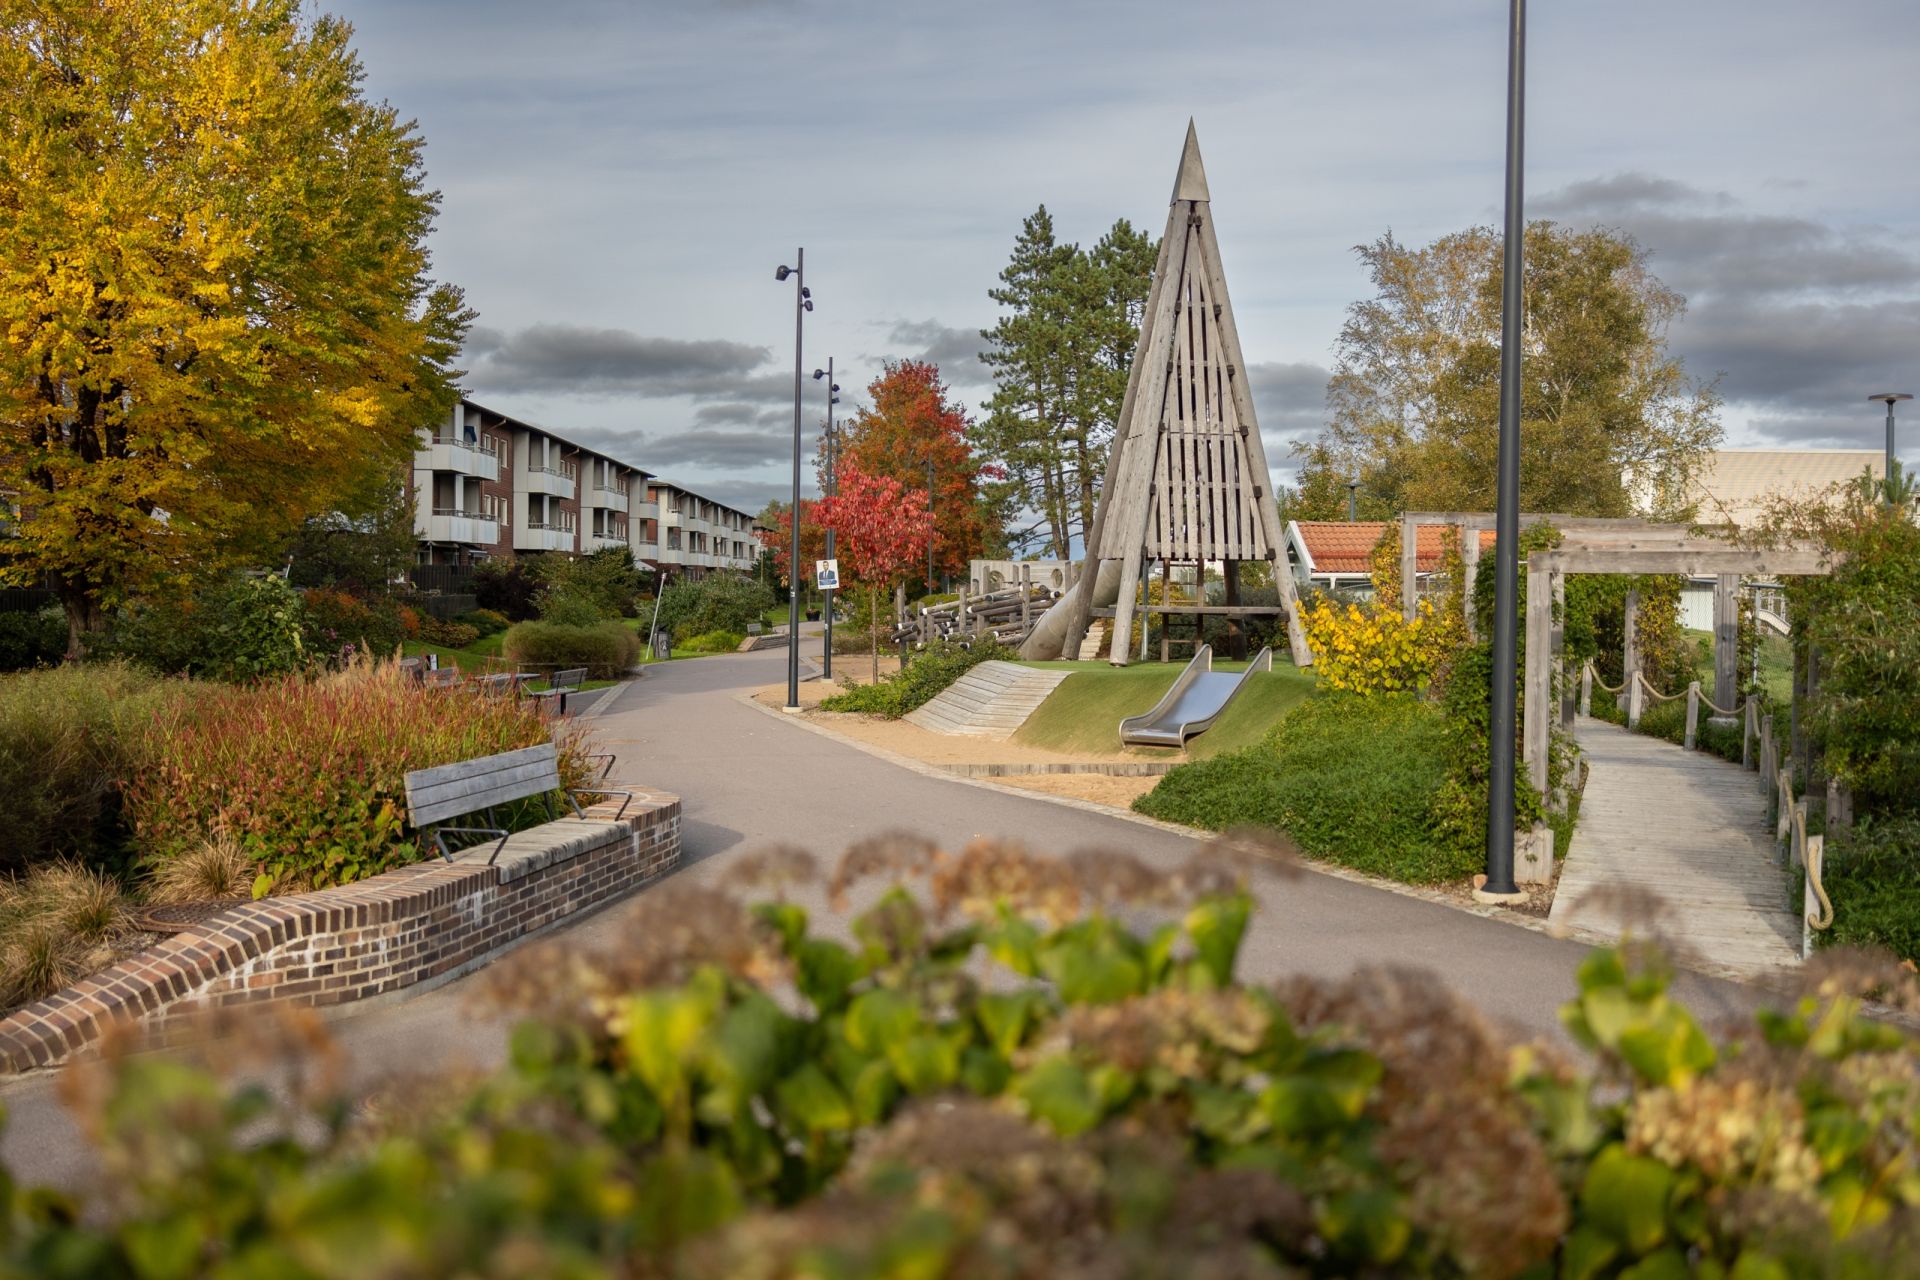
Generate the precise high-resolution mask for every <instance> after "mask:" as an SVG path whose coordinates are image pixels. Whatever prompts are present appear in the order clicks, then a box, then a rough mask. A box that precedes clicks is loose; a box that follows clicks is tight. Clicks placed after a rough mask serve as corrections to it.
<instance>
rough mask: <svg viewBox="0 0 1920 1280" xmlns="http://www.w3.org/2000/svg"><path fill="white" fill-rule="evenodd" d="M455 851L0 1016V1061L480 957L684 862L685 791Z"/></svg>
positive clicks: (400, 978)
mask: <svg viewBox="0 0 1920 1280" xmlns="http://www.w3.org/2000/svg"><path fill="white" fill-rule="evenodd" d="M617 808H618V802H617V801H616V802H613V803H611V804H603V805H596V806H594V807H592V808H590V809H588V810H587V815H588V819H587V820H586V821H582V820H580V819H576V818H564V819H562V820H560V821H559V822H549V823H546V824H545V825H543V826H539V827H534V828H532V829H530V830H527V831H521V832H517V833H515V834H514V835H513V836H512V837H510V838H509V839H508V841H507V844H506V848H505V849H504V850H502V852H501V854H500V857H499V859H498V861H497V862H496V863H495V864H494V865H493V866H488V865H487V855H488V854H489V853H490V852H491V850H492V844H491V843H489V844H486V845H482V846H480V847H479V848H478V849H475V850H470V851H468V852H465V853H462V854H458V855H456V856H455V858H454V861H452V862H451V863H448V862H440V861H435V862H423V863H417V864H415V865H413V866H408V867H400V868H398V869H396V870H393V871H388V872H385V873H384V874H381V875H377V876H374V877H372V878H371V879H367V880H362V881H360V882H359V883H358V884H351V885H345V886H342V887H340V888H337V889H323V890H321V891H319V892H316V893H307V894H299V895H297V896H293V897H287V898H272V899H268V900H266V901H264V902H255V903H248V904H246V905H243V906H238V907H235V908H233V909H232V910H231V911H225V912H222V913H221V914H220V915H218V916H215V917H214V918H213V919H211V920H209V921H207V922H206V923H205V924H202V925H197V926H195V927H194V928H193V929H192V930H190V931H188V932H185V933H181V934H177V935H175V936H174V937H172V938H169V939H167V940H166V941H165V942H162V943H160V944H159V945H158V946H155V947H153V948H151V949H149V950H147V951H143V952H141V953H140V954H139V955H137V956H133V957H130V958H129V959H126V960H123V961H121V962H120V963H119V964H116V965H114V966H113V967H112V968H110V969H105V970H103V971H101V972H100V973H97V974H95V975H93V976H92V977H90V978H87V979H85V980H83V981H81V982H79V983H77V984H76V985H74V986H72V987H68V988H67V989H66V990H64V991H61V992H58V993H56V994H54V995H52V996H49V997H48V998H47V999H45V1000H40V1001H37V1002H35V1003H33V1004H30V1005H28V1006H27V1007H26V1008H24V1009H20V1010H18V1011H16V1012H15V1013H12V1014H10V1015H9V1016H7V1017H6V1018H4V1019H0V1071H6V1072H18V1071H26V1070H30V1069H32V1068H35V1067H48V1066H53V1065H55V1064H56V1063H59V1062H61V1061H63V1060H65V1059H66V1058H67V1057H69V1056H71V1055H72V1054H73V1053H74V1052H75V1051H77V1050H79V1049H81V1048H83V1047H84V1046H86V1045H88V1044H91V1043H92V1042H94V1041H95V1040H97V1039H99V1038H100V1036H101V1034H102V1033H103V1032H105V1031H106V1029H107V1028H108V1027H109V1026H111V1025H112V1024H114V1023H116V1022H127V1021H144V1022H146V1023H148V1024H149V1025H150V1026H153V1027H154V1028H155V1029H158V1030H161V1031H165V1030H166V1029H167V1028H168V1027H169V1026H177V1025H181V1024H183V1023H184V1020H185V1019H186V1018H188V1017H189V1016H191V1015H192V1014H194V1013H196V1012H199V1011H202V1010H205V1009H207V1008H210V1007H214V1006H220V1005H234V1004H244V1003H247V1002H249V1001H256V1000H287V1001H293V1002H296V1003H299V1004H303V1005H334V1004H344V1003H346V1002H348V1001H350V1000H362V999H365V998H367V997H368V996H374V995H380V994H382V993H384V992H388V991H397V990H400V989H401V988H403V987H410V986H413V985H414V984H416V983H420V982H426V981H429V980H431V979H435V978H444V977H447V976H450V975H453V974H455V973H457V972H459V971H461V970H463V969H470V968H474V967H477V966H478V965H479V964H480V963H482V962H484V961H485V960H486V958H487V957H488V956H490V955H492V954H493V953H494V952H496V951H498V950H499V949H500V948H502V947H505V946H507V945H509V944H511V943H513V942H515V941H517V940H519V939H521V938H523V937H525V936H527V935H528V934H531V933H534V932H536V931H538V930H540V929H542V928H544V927H546V926H548V925H551V924H553V923H555V922H556V921H559V920H562V919H564V918H565V917H567V916H569V915H572V914H574V913H575V912H578V911H582V910H585V909H587V908H590V907H594V906H598V905H599V904H601V903H604V902H607V901H610V900H612V899H614V898H617V897H619V896H620V895H622V894H624V893H626V892H628V891H629V890H631V889H634V888H636V887H638V886H639V885H642V884H644V883H646V882H647V881H649V880H651V879H653V878H654V877H656V876H658V875H660V874H661V873H663V872H665V871H669V870H671V869H672V868H673V867H675V866H676V865H678V864H679V861H680V800H679V798H678V797H677V796H671V795H667V794H666V793H664V792H657V791H654V792H648V791H640V790H637V789H636V791H635V796H634V801H633V803H632V804H631V805H629V806H628V808H627V812H626V815H625V817H624V818H622V819H620V820H619V821H617V822H616V821H614V820H613V814H614V811H615V810H616V809H617Z"/></svg>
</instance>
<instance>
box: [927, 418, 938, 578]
mask: <svg viewBox="0 0 1920 1280" xmlns="http://www.w3.org/2000/svg"><path fill="white" fill-rule="evenodd" d="M938 532H939V530H938V527H937V526H936V525H935V524H934V523H933V451H932V450H931V449H929V450H928V451H927V594H928V595H932V594H934V592H936V591H938V590H939V588H938V587H936V586H934V585H933V540H934V538H935V536H937V534H938Z"/></svg>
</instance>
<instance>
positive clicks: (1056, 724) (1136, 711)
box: [1013, 662, 1313, 760]
mask: <svg viewBox="0 0 1920 1280" xmlns="http://www.w3.org/2000/svg"><path fill="white" fill-rule="evenodd" d="M1024 665H1028V666H1036V667H1045V668H1049V669H1052V670H1070V671H1072V672H1073V674H1072V675H1070V676H1068V677H1067V678H1066V679H1065V680H1063V681H1061V683H1060V687H1059V688H1057V689H1055V690H1054V691H1053V693H1052V694H1050V695H1049V696H1048V698H1047V700H1046V701H1045V702H1043V703H1041V704H1040V706H1039V708H1038V709H1037V710H1036V711H1034V713H1033V715H1032V716H1031V717H1029V718H1028V720H1027V722H1026V723H1025V724H1024V725H1021V726H1020V728H1019V730H1018V731H1017V732H1016V733H1015V734H1014V735H1013V741H1015V742H1017V743H1020V744H1021V745H1023V746H1029V747H1037V748H1040V749H1043V750H1047V751H1069V752H1076V753H1079V754H1083V755H1112V754H1114V753H1116V752H1119V751H1121V750H1122V749H1123V748H1122V746H1121V744H1120V722H1121V721H1122V720H1123V719H1125V718H1126V717H1128V716H1137V715H1140V714H1141V713H1143V712H1146V711H1149V710H1151V709H1152V708H1153V704H1154V703H1156V702H1158V701H1159V700H1160V698H1161V696H1162V695H1164V694H1165V693H1166V691H1167V690H1168V689H1169V688H1170V687H1172V685H1173V682H1174V680H1175V678H1177V677H1178V676H1179V674H1180V671H1181V666H1180V665H1179V664H1176V663H1145V664H1141V665H1138V666H1130V667H1110V666H1108V665H1107V664H1106V663H1104V662H1035V663H1027V664H1024ZM1213 669H1214V670H1215V671H1244V670H1245V669H1246V663H1244V662H1239V663H1235V662H1217V663H1215V664H1214V668H1213ZM1312 689H1313V677H1312V676H1310V675H1307V674H1305V673H1304V672H1301V671H1298V670H1296V669H1295V668H1293V667H1291V666H1285V665H1276V666H1275V667H1274V669H1273V671H1272V672H1270V673H1263V674H1261V675H1256V676H1255V677H1254V678H1253V682H1252V683H1251V684H1249V685H1248V686H1247V687H1246V688H1245V689H1243V690H1242V691H1241V692H1240V696H1239V697H1237V698H1235V699H1234V700H1233V702H1232V703H1231V704H1229V705H1228V707H1227V709H1226V711H1225V713H1223V714H1222V715H1221V717H1220V719H1219V720H1218V721H1217V722H1216V723H1215V724H1214V726H1213V728H1211V729H1209V730H1208V731H1207V732H1205V733H1203V734H1201V735H1200V736H1199V737H1197V738H1193V739H1190V740H1189V741H1188V743H1187V751H1186V757H1185V758H1188V759H1195V760H1205V759H1209V758H1211V757H1213V756H1216V755H1219V754H1220V753H1221V752H1223V751H1237V750H1239V749H1240V748H1241V747H1246V746H1251V745H1252V744H1254V743H1256V742H1258V741H1260V739H1261V738H1262V737H1264V736H1265V735H1266V732H1267V730H1269V729H1271V728H1272V727H1273V726H1274V725H1275V724H1277V723H1278V722H1279V720H1280V718H1281V717H1282V716H1284V715H1286V714H1287V712H1289V711H1291V710H1292V709H1293V708H1294V707H1295V706H1296V705H1298V704H1299V703H1300V702H1301V700H1302V699H1304V698H1305V697H1306V696H1307V694H1308V693H1309V692H1310V691H1311V690H1312ZM1134 750H1136V751H1139V752H1141V753H1143V754H1146V755H1150V756H1159V757H1165V758H1168V759H1178V758H1181V756H1180V753H1179V752H1177V751H1174V750H1172V749H1170V748H1156V747H1136V748H1134Z"/></svg>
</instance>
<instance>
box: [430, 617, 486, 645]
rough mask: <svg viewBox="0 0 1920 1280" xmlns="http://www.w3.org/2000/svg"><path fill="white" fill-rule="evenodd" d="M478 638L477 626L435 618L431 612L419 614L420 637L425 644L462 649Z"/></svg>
mask: <svg viewBox="0 0 1920 1280" xmlns="http://www.w3.org/2000/svg"><path fill="white" fill-rule="evenodd" d="M479 638H480V630H479V628H478V627H471V626H468V625H467V624H466V623H464V622H453V621H449V620H447V619H445V618H436V617H434V616H433V615H432V614H422V615H421V616H420V639H421V640H423V641H425V642H426V643H427V644H434V645H441V646H444V647H445V648H448V649H464V648H466V647H467V646H468V645H470V644H472V643H473V642H474V641H476V640H478V639H479Z"/></svg>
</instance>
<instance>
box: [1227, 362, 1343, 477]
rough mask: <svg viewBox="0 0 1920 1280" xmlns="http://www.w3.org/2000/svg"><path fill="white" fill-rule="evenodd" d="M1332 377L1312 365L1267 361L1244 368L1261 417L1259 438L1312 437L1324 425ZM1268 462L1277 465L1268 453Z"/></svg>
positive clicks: (1269, 452) (1257, 411)
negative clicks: (1330, 378) (1328, 389)
mask: <svg viewBox="0 0 1920 1280" xmlns="http://www.w3.org/2000/svg"><path fill="white" fill-rule="evenodd" d="M1330 376H1331V375H1330V374H1329V373H1328V372H1327V370H1326V369H1325V368H1324V367H1322V366H1321V365H1317V364H1314V363H1313V362H1312V361H1300V362H1297V363H1287V362H1284V361H1268V362H1266V363H1262V364H1250V365H1248V366H1247V386H1248V389H1249V390H1250V391H1252V393H1253V408H1254V412H1255V413H1257V414H1259V415H1260V434H1261V435H1262V436H1263V437H1265V438H1266V439H1268V440H1269V441H1273V440H1291V439H1294V438H1296V437H1300V436H1308V435H1312V434H1313V433H1314V432H1316V431H1318V430H1319V429H1320V427H1321V424H1322V423H1324V422H1325V421H1326V410H1327V379H1328V378H1329V377H1330ZM1267 453H1268V461H1276V459H1275V458H1274V456H1273V450H1272V449H1271V448H1269V449H1268V450H1267Z"/></svg>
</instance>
